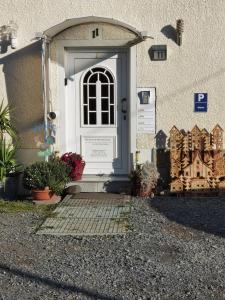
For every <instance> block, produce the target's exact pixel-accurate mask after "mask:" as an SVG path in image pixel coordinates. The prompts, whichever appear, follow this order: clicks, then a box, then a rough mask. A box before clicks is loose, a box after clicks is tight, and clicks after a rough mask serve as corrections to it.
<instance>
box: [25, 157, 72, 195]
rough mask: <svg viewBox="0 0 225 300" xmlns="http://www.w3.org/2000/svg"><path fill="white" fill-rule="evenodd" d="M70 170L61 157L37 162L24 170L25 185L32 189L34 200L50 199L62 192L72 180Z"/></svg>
mask: <svg viewBox="0 0 225 300" xmlns="http://www.w3.org/2000/svg"><path fill="white" fill-rule="evenodd" d="M70 171H71V169H70V168H69V167H68V166H67V165H66V164H65V163H64V162H62V161H61V160H59V159H52V160H49V161H48V162H47V161H40V162H36V163H34V164H32V165H30V166H28V167H27V168H26V169H25V170H24V174H23V186H24V187H25V188H26V189H28V190H31V191H32V194H33V198H34V200H50V199H51V198H52V197H53V196H54V195H61V194H62V192H63V190H64V188H65V185H66V184H67V183H68V182H69V181H70V178H69V174H70Z"/></svg>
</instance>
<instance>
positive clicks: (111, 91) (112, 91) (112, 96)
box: [110, 85, 114, 103]
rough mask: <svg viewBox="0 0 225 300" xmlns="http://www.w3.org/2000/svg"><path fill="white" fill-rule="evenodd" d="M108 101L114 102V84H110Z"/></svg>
mask: <svg viewBox="0 0 225 300" xmlns="http://www.w3.org/2000/svg"><path fill="white" fill-rule="evenodd" d="M110 103H114V85H110Z"/></svg>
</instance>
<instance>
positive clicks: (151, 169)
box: [130, 161, 159, 197]
mask: <svg viewBox="0 0 225 300" xmlns="http://www.w3.org/2000/svg"><path fill="white" fill-rule="evenodd" d="M158 178H159V173H158V171H157V169H156V166H155V165H154V164H153V163H151V162H149V161H146V162H145V163H144V164H141V165H137V167H136V169H135V170H133V171H132V172H131V174H130V179H131V182H132V190H133V194H134V195H135V196H139V197H149V196H152V195H153V190H154V188H155V186H156V184H157V181H158Z"/></svg>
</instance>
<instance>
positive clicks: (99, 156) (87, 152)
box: [82, 136, 115, 162]
mask: <svg viewBox="0 0 225 300" xmlns="http://www.w3.org/2000/svg"><path fill="white" fill-rule="evenodd" d="M114 140H115V137H113V136H109V137H105V136H104V137H102V136H92V137H87V136H83V137H82V155H83V157H84V160H85V161H86V162H112V161H113V159H114V158H115V142H114Z"/></svg>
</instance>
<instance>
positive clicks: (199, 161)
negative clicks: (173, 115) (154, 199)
mask: <svg viewBox="0 0 225 300" xmlns="http://www.w3.org/2000/svg"><path fill="white" fill-rule="evenodd" d="M224 162H225V160H224V154H223V129H222V128H221V127H220V126H219V125H216V126H215V128H214V129H213V130H212V131H211V133H209V132H208V131H207V130H206V129H205V128H204V129H202V130H200V129H199V128H198V126H197V125H195V126H194V128H193V129H192V130H191V131H187V132H185V131H184V130H179V129H177V127H176V126H173V128H172V129H171V130H170V166H171V167H170V175H171V184H170V191H171V192H174V193H178V192H184V191H191V192H192V191H198V192H200V191H209V190H217V189H225V171H224Z"/></svg>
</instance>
